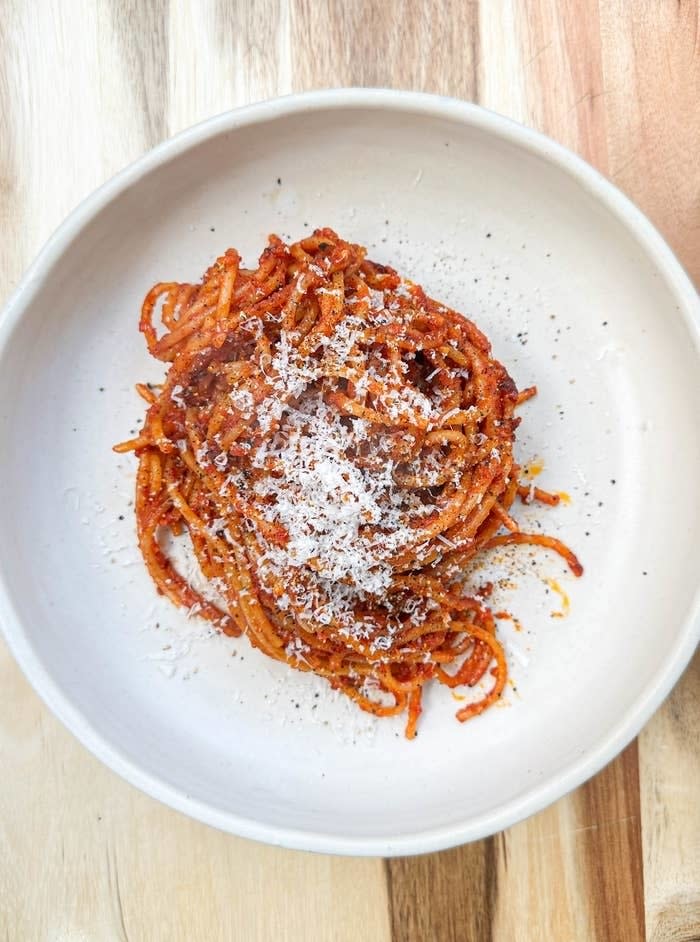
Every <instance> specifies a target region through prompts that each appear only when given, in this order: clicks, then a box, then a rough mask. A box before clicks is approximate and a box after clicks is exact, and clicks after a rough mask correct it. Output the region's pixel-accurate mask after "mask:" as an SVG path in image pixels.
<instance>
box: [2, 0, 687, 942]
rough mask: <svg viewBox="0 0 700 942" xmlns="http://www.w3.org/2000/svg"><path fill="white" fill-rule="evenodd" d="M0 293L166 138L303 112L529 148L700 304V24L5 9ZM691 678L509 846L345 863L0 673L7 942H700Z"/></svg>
mask: <svg viewBox="0 0 700 942" xmlns="http://www.w3.org/2000/svg"><path fill="white" fill-rule="evenodd" d="M0 11H1V15H0V54H1V56H2V58H1V60H0V61H2V68H1V72H0V102H1V105H2V126H1V127H2V130H1V132H0V174H1V176H0V225H1V227H2V237H3V238H2V251H1V252H0V284H1V287H2V295H3V296H6V295H7V294H8V293H9V292H10V290H11V289H12V288H13V287H14V286H15V285H16V283H17V281H18V279H19V277H20V275H21V273H22V270H23V269H24V268H25V267H26V265H27V264H28V263H29V261H30V260H31V258H32V257H33V256H34V254H35V253H36V252H37V250H38V249H39V247H40V245H41V243H42V242H43V241H44V239H45V238H46V237H47V236H48V235H49V233H50V232H51V230H52V229H53V228H54V227H55V226H56V225H57V223H58V222H59V221H60V220H61V218H62V217H63V216H64V215H65V214H66V213H67V212H68V211H69V210H70V209H72V208H73V206H75V204H76V203H77V202H78V200H80V199H81V198H82V197H83V196H85V195H86V194H87V193H89V192H90V191H91V190H92V189H93V188H94V187H96V186H97V185H99V184H100V183H102V182H103V181H104V180H105V179H107V178H108V177H110V176H111V175H112V174H113V173H114V172H115V171H117V170H119V169H120V168H121V167H123V166H124V165H125V164H126V163H128V162H129V161H131V160H133V159H134V158H136V157H138V156H139V155H141V154H142V153H143V152H144V151H146V150H148V149H149V148H150V147H152V146H153V145H155V144H157V143H158V142H159V141H161V140H162V139H163V138H166V137H168V136H169V135H171V134H173V133H174V132H176V131H179V130H180V129H182V128H184V127H187V126H188V125H190V124H192V123H194V122H196V121H199V120H200V119H202V118H205V117H207V116H209V115H211V114H214V113H215V112H219V111H223V110H225V109H228V108H232V107H235V106H236V105H241V104H244V103H246V102H249V101H253V100H256V99H261V98H267V97H270V96H273V95H278V94H283V93H287V92H291V91H299V90H303V89H308V88H318V87H323V86H337V85H377V86H395V87H397V88H412V89H422V90H425V91H434V92H443V93H447V94H451V95H456V96H460V97H462V98H466V99H470V100H473V101H477V102H480V103H481V104H483V105H486V106H487V107H489V108H493V109H494V110H496V111H500V112H502V113H504V114H507V115H510V116H512V117H514V118H516V119H517V120H519V121H522V122H524V123H526V124H529V125H532V126H533V127H536V128H539V129H540V130H542V131H544V132H546V133H547V134H550V135H552V136H553V137H555V138H556V139H557V140H559V141H561V142H562V143H564V144H566V145H567V146H569V147H571V148H572V149H573V150H575V151H577V152H578V153H580V154H582V155H583V156H584V157H585V158H587V159H588V160H589V161H591V162H592V163H593V164H595V165H596V166H597V167H599V168H600V170H602V172H603V173H605V174H606V175H607V176H608V177H609V178H610V179H612V180H614V181H615V183H616V184H617V185H618V186H620V187H621V188H622V189H623V190H624V191H625V192H627V193H628V194H629V195H630V196H631V197H632V198H633V199H634V200H635V201H636V202H637V203H638V204H639V205H640V206H641V208H642V209H643V210H645V211H646V212H647V213H648V214H649V216H650V217H651V219H652V220H653V221H654V222H655V223H656V225H657V226H658V227H659V228H660V230H661V231H662V233H663V234H664V235H665V236H666V238H667V239H668V240H669V242H670V243H671V245H672V247H673V248H674V249H675V251H676V252H677V253H678V255H679V256H680V258H681V260H682V261H683V262H684V263H685V265H686V266H687V268H688V269H689V271H690V273H691V275H692V276H694V277H695V279H696V281H700V169H699V163H698V160H699V157H698V154H699V151H700V34H699V31H700V23H699V7H698V3H697V0H559V2H557V0H481V2H480V3H478V2H459V0H453V2H451V3H440V2H437V0H435V2H433V3H420V2H418V0H411V2H404V3H395V4H392V3H389V2H382V0H377V2H376V3H372V2H370V0H357V2H355V0H345V2H344V3H334V2H332V0H316V2H314V0H254V2H253V0H250V2H248V3H246V2H245V0H240V2H227V0H219V2H215V0H206V2H200V3H198V2H196V0H190V2H175V0H172V2H168V0H152V2H149V0H62V2H61V0H35V2H27V0H25V2H21V0H14V2H13V0H2V3H1V4H0ZM699 741H700V659H698V658H696V659H695V662H694V664H693V665H692V666H691V668H690V669H689V670H688V672H687V673H686V675H685V677H684V678H683V680H682V681H681V683H680V684H679V685H678V687H677V688H676V690H675V692H674V693H673V695H672V696H671V698H670V699H669V701H668V702H667V703H666V705H665V706H664V707H662V709H661V710H660V711H659V713H658V714H657V715H656V717H655V718H654V719H653V720H652V722H650V723H649V725H648V726H647V728H646V729H645V730H644V732H643V733H642V734H641V736H640V737H639V739H638V741H636V742H634V743H633V744H632V745H631V746H630V747H629V748H628V749H627V750H626V751H625V752H624V753H623V755H621V756H620V757H619V758H618V759H617V760H616V761H615V762H613V763H612V764H611V765H610V766H609V767H608V768H607V769H605V770H604V771H603V772H601V773H600V774H599V775H598V776H597V777H596V778H595V779H593V780H592V781H591V782H589V783H588V784H587V785H585V786H583V787H582V788H580V789H578V791H576V792H575V793H574V794H572V795H570V796H568V797H567V798H564V799H562V800H561V801H559V802H558V803H557V804H556V805H554V806H553V807H551V808H549V809H547V810H546V811H544V812H542V813H541V814H539V815H537V816H536V817H534V818H531V819H530V820H529V821H526V822H524V823H522V824H520V825H518V826H516V827H513V828H511V829H510V830H509V831H506V832H505V833H503V834H499V835H497V836H496V837H493V838H490V839H488V840H485V841H481V842H479V843H476V844H472V845H469V846H466V847H462V848H459V849H457V850H454V851H449V852H446V853H442V854H434V855H430V856H426V857H421V858H414V859H403V860H393V861H388V862H385V861H381V860H359V859H358V860H351V859H335V858H332V857H324V856H313V855H311V854H303V853H296V852H290V851H284V850H278V849H273V848H270V847H265V846H262V845H258V844H254V843H250V842H248V841H244V840H240V839H237V838H234V837H230V836H228V835H225V834H220V833H217V832H216V831H213V830H211V829H209V828H207V827H205V826H203V825H200V824H197V823H195V822H194V821H190V820H188V819H186V818H184V817H182V816H181V815H179V814H177V813H175V812H174V811H170V810H168V809H167V808H165V807H162V806H161V805H159V804H157V803H156V802H155V801H152V800H151V799H149V798H147V797H145V796H144V795H142V794H140V793H139V792H137V791H136V790H135V789H133V788H132V787H131V786H129V785H127V784H125V783H124V782H122V781H121V780H120V779H118V778H117V777H116V776H115V775H114V774H112V773H111V772H110V771H108V770H107V769H105V768H103V767H102V765H100V764H99V763H98V762H97V761H96V760H95V759H93V758H92V756H91V755H89V754H88V753H87V752H86V751H85V750H84V749H83V748H82V747H81V746H79V745H78V744H77V742H76V741H75V740H74V739H73V738H72V737H71V736H70V735H69V734H68V733H67V732H66V731H65V730H64V729H63V728H62V727H61V726H60V725H59V724H58V722H57V721H56V720H55V719H54V718H53V717H52V716H51V715H50V714H49V713H48V712H47V711H46V709H45V708H44V707H43V705H42V704H41V703H40V702H39V700H38V699H37V697H36V696H35V695H34V693H33V692H32V691H31V690H30V688H29V686H28V685H27V683H26V681H25V680H24V678H23V677H22V676H21V675H20V673H19V671H18V669H17V668H16V667H15V665H14V663H13V661H12V660H11V658H10V656H9V655H8V654H7V653H6V651H5V649H4V648H3V649H2V650H1V651H0V750H1V752H0V754H1V756H2V779H1V782H0V936H2V938H4V939H7V940H11V942H25V940H26V942H34V940H42V942H43V940H47V942H49V940H50V942H54V940H55V942H58V940H61V942H63V940H65V942H74V940H76V942H77V940H112V939H115V940H116V939H120V940H127V939H129V940H132V942H136V940H146V942H153V940H167V942H176V940H183V942H185V940H186V942H197V940H205V942H215V940H219V939H221V940H231V939H233V940H239V939H241V940H258V939H264V940H267V939H275V940H278V939H279V940H291V942H295V940H302V939H309V940H321V942H325V940H329V942H330V940H336V942H340V940H355V939H371V940H373V942H381V940H389V939H393V940H397V942H398V940H402V942H403V940H411V942H413V940H415V942H418V940H421V942H423V940H438V942H442V940H457V942H471V940H477V942H482V940H491V939H493V940H497V942H511V940H546V942H549V940H552V942H568V940H576V942H578V940H593V939H595V940H605V942H608V940H611V942H620V940H641V939H648V940H654V942H661V940H669V942H670V940H674V942H689V940H691V939H698V938H700V808H699V801H700V751H699V747H698V743H699Z"/></svg>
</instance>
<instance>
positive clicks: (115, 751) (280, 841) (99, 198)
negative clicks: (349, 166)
mask: <svg viewBox="0 0 700 942" xmlns="http://www.w3.org/2000/svg"><path fill="white" fill-rule="evenodd" d="M352 108H360V109H373V110H392V111H398V112H403V113H411V112H412V113H415V114H418V115H421V116H426V117H441V118H444V119H447V120H448V121H452V122H456V123H459V124H464V125H468V126H472V127H476V128H478V129H480V130H482V131H485V132H487V133H491V134H493V135H494V136H496V137H497V138H499V139H501V140H506V141H509V142H510V143H512V144H515V145H516V146H518V147H520V148H521V149H523V150H525V151H527V152H529V153H531V154H535V155H537V156H539V157H540V158H542V159H544V160H545V161H547V162H549V163H550V164H552V165H554V166H555V167H558V168H559V169H560V170H563V171H564V172H566V173H567V174H568V175H569V176H570V177H572V178H573V179H574V180H575V181H576V182H577V183H578V184H579V185H580V186H582V187H583V188H584V189H585V190H587V191H588V192H589V193H591V194H592V195H593V197H594V198H595V199H596V201H597V202H598V203H599V204H602V205H603V206H605V207H606V208H607V209H608V210H609V211H610V212H611V213H612V214H613V216H615V217H616V218H617V219H618V221H619V222H621V223H622V224H623V225H624V227H625V228H626V229H627V231H628V232H630V234H631V235H632V236H633V237H634V238H635V239H636V240H637V242H638V243H639V244H640V246H641V247H642V248H643V249H644V251H645V254H646V255H647V256H648V257H649V258H650V260H651V261H652V262H653V263H654V264H655V266H656V268H657V270H658V271H659V272H660V274H661V275H662V276H663V277H664V279H665V281H666V283H667V284H668V285H669V288H670V289H671V290H672V293H673V294H674V295H675V297H676V301H677V314H678V316H680V317H681V319H682V320H683V321H684V323H685V325H686V327H687V328H688V330H689V333H690V335H691V336H692V338H693V341H694V347H695V351H696V355H697V356H698V357H699V359H700V298H699V297H698V294H697V292H696V290H695V288H694V286H693V284H692V282H691V281H690V278H689V276H688V275H687V274H686V272H685V271H684V269H683V267H682V265H681V263H680V262H679V261H678V259H677V258H676V256H675V255H674V253H673V252H672V250H671V249H670V247H669V246H668V244H667V243H666V241H665V240H664V238H663V237H662V236H661V235H660V233H659V232H658V231H657V230H656V228H655V227H654V226H653V225H652V223H651V222H650V221H649V219H648V218H647V217H646V216H645V215H644V214H643V213H642V212H641V210H639V209H638V208H637V207H636V206H635V205H634V204H633V203H632V202H631V200H629V199H628V197H626V196H625V195H624V194H623V193H621V192H620V190H618V189H617V187H616V186H615V185H614V184H613V183H611V182H610V181H609V180H608V179H607V178H605V177H604V176H603V175H602V174H601V173H599V172H598V171H597V170H595V169H594V168H593V167H592V166H590V165H589V164H588V163H586V162H585V161H584V160H583V159H582V158H580V157H578V156H577V155H576V154H574V153H573V152H572V151H570V150H568V149H567V148H565V147H564V146H563V145H561V144H558V143H557V142H555V141H553V140H552V139H551V138H549V137H547V136H545V135H543V134H541V133H540V132H538V131H535V130H533V129H531V128H528V127H526V126H524V125H521V124H519V123H517V122H515V121H513V120H512V119H510V118H506V117H504V116H502V115H500V114H497V113H496V112H493V111H490V110H488V109H486V108H483V107H481V106H480V105H476V104H473V103H471V102H466V101H461V100H459V99H456V98H451V97H447V96H443V95H433V94H428V93H424V92H410V91H399V90H394V89H383V88H336V89H324V90H319V91H312V92H303V93H299V94H294V95H285V96H281V97H278V98H272V99H268V100H266V101H262V102H257V103H254V104H249V105H246V106H243V107H240V108H235V109H233V110H230V111H226V112H223V113H221V114H217V115H215V116H213V117H210V118H208V119H206V120H204V121H201V122H199V123H198V124H195V125H193V126H192V127H189V128H186V129H184V130H183V131H180V132H179V133H178V134H176V135H175V136H174V137H171V138H169V139H168V140H166V141H164V142H162V143H161V144H159V145H158V146H157V147H155V148H153V149H152V150H150V151H148V152H147V153H145V154H143V155H142V156H141V157H139V158H138V159H137V160H135V161H133V162H132V163H131V164H129V165H128V166H127V167H126V168H125V169H123V170H121V171H120V172H119V173H117V174H116V175H115V176H113V177H112V178H111V179H109V180H108V181H106V182H105V183H104V184H102V186H100V187H99V188H97V189H96V190H94V191H93V192H92V193H91V194H89V195H88V196H87V197H86V198H85V199H83V200H82V202H80V203H79V204H78V206H77V207H76V208H75V209H74V210H73V211H72V212H71V213H70V214H69V215H68V216H67V217H66V219H65V220H64V222H63V223H62V224H61V225H60V226H59V227H58V228H57V229H56V230H55V231H54V233H53V234H52V235H51V236H50V238H49V239H48V241H47V242H46V243H45V245H44V247H43V248H42V250H41V251H40V253H39V254H38V256H37V257H36V258H35V260H34V261H33V262H32V264H31V265H30V267H29V268H28V269H27V271H26V272H25V274H24V276H23V277H22V279H21V280H20V283H19V284H18V286H17V288H16V289H15V290H14V292H13V293H12V294H11V296H10V298H9V299H8V301H7V303H6V304H5V306H4V309H3V311H2V313H1V314H0V368H1V367H2V362H3V359H4V357H6V356H7V355H8V350H9V346H10V342H11V339H12V336H13V334H14V332H15V329H16V328H17V326H18V324H19V323H20V321H21V318H22V316H23V313H24V311H25V310H26V309H27V307H28V306H29V305H30V304H31V302H32V300H33V297H34V295H35V294H36V292H37V291H38V289H39V287H40V285H41V284H42V282H43V280H44V279H45V278H46V277H47V275H49V274H50V273H51V271H52V269H53V268H54V266H55V265H56V263H57V262H59V261H60V258H61V256H62V254H63V252H64V251H65V249H66V248H67V247H68V245H69V244H70V243H71V242H72V241H73V240H74V239H75V238H76V237H78V236H79V235H80V233H81V231H82V230H83V229H84V228H85V226H86V225H88V224H89V223H90V222H91V221H92V220H93V219H95V218H96V217H97V215H98V214H99V213H100V212H101V211H102V210H103V209H104V208H105V207H106V206H108V205H109V203H111V202H112V201H113V200H115V199H116V198H118V197H119V196H120V195H121V194H122V193H124V192H125V191H126V190H128V189H129V188H130V187H131V186H132V185H134V184H135V183H137V182H138V181H139V180H141V179H142V178H143V177H144V176H146V175H147V174H148V173H150V172H151V171H153V170H155V169H157V168H158V167H160V166H162V165H164V164H166V163H168V162H169V161H171V160H174V159H175V158H177V157H178V156H179V155H180V154H182V153H184V152H185V151H187V150H189V149H190V148H192V147H195V146H197V145H198V144H200V143H202V142H204V141H206V140H209V139H211V138H214V137H216V136H218V135H220V134H223V133H226V132H229V133H235V131H237V130H238V129H239V128H243V127H248V126H250V125H254V124H259V123H264V122H272V121H274V120H275V119H277V118H280V117H286V116H290V115H300V114H303V113H306V112H311V111H323V110H333V109H352ZM0 630H2V633H3V635H4V638H5V640H6V642H7V644H8V647H9V649H10V651H11V652H12V655H13V656H14V658H15V660H16V661H17V663H18V664H19V666H20V668H21V670H22V672H23V673H24V675H25V677H26V678H27V680H28V681H29V683H30V684H31V686H32V687H33V688H34V691H35V692H36V693H37V694H38V695H39V697H40V698H41V699H42V700H43V701H44V703H45V704H46V705H47V706H48V707H49V709H50V710H51V711H52V712H53V713H54V714H55V715H56V716H57V717H58V719H59V720H60V721H61V722H62V723H63V725H64V726H66V727H67V728H68V730H70V732H71V733H72V734H73V735H74V736H75V737H76V738H77V739H78V740H79V741H80V742H81V743H82V744H83V746H85V747H86V748H87V749H88V750H89V751H90V752H92V754H93V755H95V756H96V757H97V758H98V759H99V760H100V761H101V762H103V763H104V764H105V765H106V766H107V767H108V768H111V769H112V770H113V771H114V772H116V773H117V774H118V775H120V776H121V777H122V778H124V779H125V780H126V781H128V782H129V783H130V784H132V785H134V786H135V787H137V788H139V789H140V790H141V791H143V792H145V793H146V794H148V795H149V796H150V797H152V798H156V799H157V800H159V801H161V802H163V803H164V804H166V805H168V806H170V807H171V808H173V809H175V810H177V811H180V812H182V813H184V814H187V815H189V816H190V817H193V818H195V819H197V820H199V821H201V822H203V823H205V824H208V825H211V826H214V827H216V828H218V829H220V830H222V831H226V832H229V833H232V834H236V835H239V836H241V837H246V838H250V839H254V840H259V841H264V842H266V843H268V844H272V845H278V846H284V847H288V848H293V849H297V850H310V851H315V852H323V853H332V854H342V855H355V856H382V857H393V856H398V855H412V854H420V853H427V852H430V851H437V850H443V849H446V848H449V847H453V846H456V845H458V844H462V843H466V842H469V841H473V840H478V839H480V838H484V837H487V836H489V835H491V834H494V833H496V832H498V831H501V830H503V829H504V828H507V827H510V826H511V825H513V824H515V823H517V822H518V821H521V820H523V819H524V818H526V817H528V816H530V815H531V814H535V813H536V812H538V811H540V810H542V809H543V808H545V807H547V806H548V805H549V804H551V803H552V802H554V801H556V800H557V799H559V798H561V797H563V796H564V795H566V794H567V793H568V792H570V791H572V790H573V789H574V788H576V787H578V786H579V785H581V784H582V783H583V782H585V781H586V780H588V779H589V778H591V777H592V776H593V775H595V774H596V773H597V772H598V771H599V770H600V769H601V768H603V766H605V765H607V763H608V762H610V761H611V760H612V759H613V758H615V756H617V755H618V754H619V753H620V752H621V751H622V750H623V749H624V748H625V746H627V745H628V744H629V743H630V742H631V740H632V739H633V738H634V737H635V736H636V735H637V734H638V733H639V731H640V730H641V728H642V727H643V726H644V725H645V723H646V722H647V721H648V720H649V719H650V717H651V716H652V714H653V713H654V712H655V711H656V710H657V709H658V708H659V706H660V705H661V704H662V702H663V701H664V700H665V698H666V697H667V696H668V694H669V693H670V691H671V689H672V688H673V686H674V685H675V683H676V682H677V681H678V679H679V678H680V676H681V674H682V673H683V671H684V670H685V668H686V667H687V665H688V663H689V661H690V659H691V657H692V655H693V653H694V651H695V648H696V645H697V643H698V641H700V582H699V584H698V586H697V587H696V590H695V595H694V597H693V601H692V603H691V605H690V607H689V612H688V615H687V616H686V618H685V620H684V622H683V624H682V625H681V626H680V629H679V632H678V635H677V638H676V642H675V644H674V645H673V646H672V647H671V648H669V650H668V651H667V653H666V656H665V658H664V660H663V661H662V662H661V663H660V664H659V667H658V669H657V671H656V673H655V675H654V678H653V681H652V683H650V684H649V685H648V687H647V689H646V690H645V691H644V692H643V693H642V694H641V695H640V696H639V697H638V698H637V699H636V700H635V701H634V702H633V703H632V704H631V705H630V707H629V708H628V709H627V711H626V712H625V713H624V714H622V715H621V716H620V717H618V718H617V720H616V721H615V722H614V723H613V724H612V726H611V728H610V729H609V730H608V732H607V734H606V735H605V736H604V737H602V739H601V740H600V741H599V742H598V744H597V746H596V748H595V749H593V750H591V751H590V752H588V753H584V754H582V755H581V756H578V757H576V758H574V759H572V760H571V761H570V762H568V763H566V764H565V765H564V766H563V768H562V769H560V771H559V772H558V773H557V774H556V775H554V776H552V777H551V778H550V779H549V780H547V781H545V782H541V783H538V784H535V785H533V786H530V787H527V788H525V789H523V791H522V792H521V793H520V794H519V795H517V796H516V797H515V798H513V799H511V800H510V801H508V802H506V803H505V804H503V805H501V806H500V807H499V808H497V809H494V810H491V811H488V812H485V813H483V814H480V815H477V816H476V817H474V818H472V819H470V820H467V821H462V822H458V823H456V824H455V823H453V824H449V825H443V826H441V827H436V828H428V829H425V830H418V831H412V832H407V833H402V834H399V835H396V836H395V837H392V838H388V837H371V836H369V837H368V836H365V835H351V834H344V833H333V832H329V831H318V830H311V829H300V828H289V827H280V826H278V825H273V824H266V823H264V822H260V821H258V820H256V819H254V818H248V817H244V816H241V815H237V814H235V813H233V812H230V811H226V810H222V809H220V808H217V807H215V806H214V805H212V804H209V803H207V802H204V801H202V800H200V799H196V798H194V797H193V796H191V795H189V794H187V793H186V792H183V791H182V790H181V789H179V788H177V787H176V786H175V785H173V784H171V783H170V782H169V781H167V780H166V779H164V778H161V777H160V776H158V775H156V774H155V773H151V772H145V771H144V770H143V769H142V768H140V766H139V765H138V764H137V763H136V762H135V761H134V760H132V759H130V758H129V757H128V756H127V755H125V754H124V753H123V752H122V751H121V750H120V749H119V748H117V747H116V746H114V745H113V744H112V743H110V742H109V741H108V740H107V739H105V738H104V737H103V736H102V735H101V734H100V733H99V732H98V731H97V730H96V729H95V728H94V727H93V726H92V724H91V723H90V721H89V719H88V718H87V717H86V716H85V715H84V714H83V713H82V712H81V711H80V710H78V709H77V708H76V707H74V706H73V704H72V702H71V699H70V695H69V694H68V693H67V692H64V691H63V689H62V688H61V687H60V686H59V685H58V683H57V682H56V681H54V679H53V678H52V676H51V675H50V673H49V672H48V671H47V670H46V669H45V668H44V666H43V664H42V660H41V658H40V656H39V655H38V653H37V652H36V651H35V650H34V647H33V646H32V645H31V643H30V642H29V639H28V637H27V636H26V634H25V632H24V628H23V626H22V623H21V619H20V617H19V614H18V613H17V611H16V610H15V609H14V606H13V603H12V595H11V589H10V586H9V584H8V583H7V582H6V577H5V575H4V573H3V571H2V570H1V569H0Z"/></svg>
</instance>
